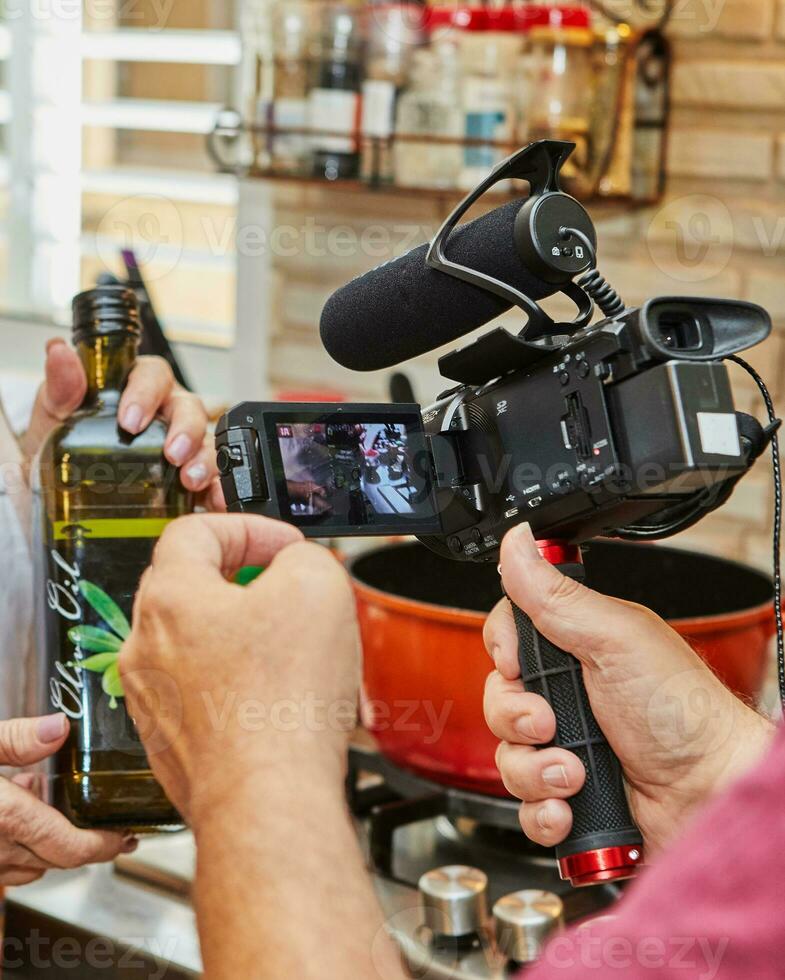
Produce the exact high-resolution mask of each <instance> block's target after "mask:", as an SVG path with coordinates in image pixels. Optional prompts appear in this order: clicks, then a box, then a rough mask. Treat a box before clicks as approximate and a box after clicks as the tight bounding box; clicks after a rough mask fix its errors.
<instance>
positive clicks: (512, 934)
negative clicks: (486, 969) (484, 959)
mask: <svg viewBox="0 0 785 980" xmlns="http://www.w3.org/2000/svg"><path fill="white" fill-rule="evenodd" d="M563 914H564V905H563V903H562V900H561V899H560V898H559V897H558V895H554V894H553V893H552V892H542V891H534V890H530V891H522V892H513V894H512V895H506V896H505V897H504V898H500V899H499V901H498V902H497V903H496V904H495V905H494V907H493V918H494V921H495V925H496V942H497V944H498V946H499V949H500V950H501V952H502V953H503V954H504V955H505V956H507V957H508V958H509V959H511V960H514V961H515V962H516V963H533V962H534V961H535V960H536V959H537V958H538V957H539V955H540V952H541V951H542V948H543V946H544V945H545V943H546V941H547V939H548V937H549V936H550V934H551V933H552V932H553V931H554V930H555V929H557V928H558V927H559V926H561V925H562V924H563V918H562V916H563Z"/></svg>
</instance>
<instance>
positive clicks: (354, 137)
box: [308, 4, 363, 180]
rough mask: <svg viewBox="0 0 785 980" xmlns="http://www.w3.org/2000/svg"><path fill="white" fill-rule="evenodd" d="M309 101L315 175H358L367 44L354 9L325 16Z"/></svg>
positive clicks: (339, 7) (340, 177)
mask: <svg viewBox="0 0 785 980" xmlns="http://www.w3.org/2000/svg"><path fill="white" fill-rule="evenodd" d="M316 48H317V50H316V58H315V67H314V83H313V87H312V88H311V91H310V94H309V96H308V126H309V128H310V129H311V130H313V131H314V133H313V135H312V136H311V137H310V139H311V153H312V157H311V159H312V172H313V174H314V175H315V176H317V177H324V178H325V179H326V180H343V179H351V178H354V177H357V176H359V172H360V148H359V126H360V107H361V97H360V92H361V87H362V79H363V40H362V33H361V25H360V14H359V11H358V10H357V9H355V8H352V7H349V6H344V5H337V6H335V5H332V4H331V5H329V6H327V7H326V8H325V9H324V10H323V12H322V17H321V25H320V30H319V36H318V40H317V45H316Z"/></svg>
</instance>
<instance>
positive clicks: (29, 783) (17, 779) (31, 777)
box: [11, 772, 40, 796]
mask: <svg viewBox="0 0 785 980" xmlns="http://www.w3.org/2000/svg"><path fill="white" fill-rule="evenodd" d="M11 782H12V783H13V784H14V785H15V786H20V787H21V788H22V789H24V790H27V792H28V793H33V794H34V795H35V796H40V792H39V789H40V785H39V784H40V780H39V778H38V776H37V774H36V773H34V772H20V773H19V774H18V775H16V776H12V777H11Z"/></svg>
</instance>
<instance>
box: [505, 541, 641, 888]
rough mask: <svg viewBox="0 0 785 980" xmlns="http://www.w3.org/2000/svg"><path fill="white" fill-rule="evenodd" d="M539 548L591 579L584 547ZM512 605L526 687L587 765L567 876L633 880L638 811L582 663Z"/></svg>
mask: <svg viewBox="0 0 785 980" xmlns="http://www.w3.org/2000/svg"><path fill="white" fill-rule="evenodd" d="M539 548H540V552H541V554H542V556H543V558H545V559H546V560H551V561H552V563H553V564H554V565H556V567H557V568H559V570H560V571H562V572H563V573H564V574H565V575H569V576H570V577H571V578H574V579H576V580H578V581H582V580H583V578H584V577H585V571H584V568H583V562H582V559H581V554H580V549H579V548H575V547H572V546H569V545H562V544H561V543H560V542H553V541H543V542H539ZM512 607H513V615H514V618H515V626H516V629H517V631H518V644H519V645H518V655H519V659H520V666H521V676H522V678H523V683H524V686H525V688H526V690H527V691H533V692H534V693H535V694H539V695H541V696H542V697H544V698H545V700H546V701H547V702H548V703H549V704H550V706H551V707H552V708H553V711H554V713H555V715H556V736H555V738H554V739H553V741H552V742H551V743H550V744H551V745H555V746H558V747H560V748H565V749H568V750H569V751H570V752H573V753H575V755H577V756H578V758H579V759H580V760H581V762H582V763H583V766H584V768H585V770H586V782H585V784H584V786H583V788H582V789H581V791H580V792H579V793H578V794H577V795H576V796H574V797H572V798H571V799H570V800H569V801H568V802H569V803H570V805H571V807H572V812H573V826H572V831H571V832H570V836H569V837H568V838H567V839H566V840H565V841H564V842H563V843H562V844H560V845H559V846H558V847H557V848H556V857H557V859H558V862H559V871H560V874H561V876H562V878H563V879H564V880H565V881H570V882H571V883H572V884H573V885H574V886H575V887H579V886H582V885H594V884H600V883H602V882H608V881H615V880H619V879H622V878H630V877H632V876H633V875H635V873H636V870H637V867H638V866H639V865H640V864H641V863H642V861H643V839H642V837H641V834H640V831H639V830H638V828H637V827H636V826H635V823H634V821H633V819H632V816H631V815H630V808H629V804H628V802H627V796H626V793H625V791H624V779H623V776H622V770H621V765H620V763H619V760H618V759H617V758H616V755H615V753H614V752H613V749H611V747H610V745H609V744H608V741H607V739H606V738H605V736H604V735H603V733H602V730H601V729H600V726H599V725H598V724H597V720H596V719H595V717H594V712H593V711H592V708H591V704H590V703H589V697H588V694H587V693H586V687H585V685H584V682H583V673H582V670H581V665H580V662H579V661H578V660H577V659H576V658H575V657H573V656H572V655H571V654H569V653H565V652H564V651H563V650H560V649H559V648H558V647H556V646H554V644H553V643H551V642H550V641H549V640H547V639H546V638H545V637H544V636H542V634H540V633H538V632H537V630H536V628H535V626H534V624H533V623H532V621H531V619H530V618H529V617H528V616H527V615H526V613H524V612H523V611H522V610H521V609H519V608H518V607H517V606H516V605H515V604H514V603H513V604H512Z"/></svg>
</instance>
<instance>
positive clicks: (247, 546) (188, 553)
mask: <svg viewBox="0 0 785 980" xmlns="http://www.w3.org/2000/svg"><path fill="white" fill-rule="evenodd" d="M302 539H303V536H302V534H301V533H300V531H298V530H297V529H296V528H294V527H292V526H291V525H290V524H284V523H283V522H282V521H273V520H270V519H269V518H266V517H257V516H255V515H251V514H231V515H221V514H194V515H192V516H191V517H184V518H181V519H180V520H178V521H175V522H174V523H173V524H171V525H170V526H169V527H168V528H167V529H166V531H164V533H163V535H162V537H161V539H160V540H159V542H158V544H157V545H156V548H155V553H154V555H153V574H152V575H151V576H148V577H147V578H146V580H145V585H149V583H150V582H152V581H154V579H155V578H156V577H157V574H158V573H159V571H160V572H161V574H164V575H168V574H170V573H171V572H172V571H173V570H176V569H177V568H180V569H182V570H185V569H188V574H189V575H190V574H192V573H193V570H194V569H198V571H199V574H200V575H202V576H213V577H215V578H216V579H217V578H218V577H219V576H220V577H221V578H223V579H225V578H227V577H228V576H229V575H232V574H233V573H234V572H236V571H237V570H238V569H240V568H243V567H244V566H245V565H262V566H264V565H267V564H269V563H270V561H271V560H272V559H273V557H274V556H275V555H277V554H278V552H280V551H281V550H282V549H283V548H286V547H287V546H288V545H290V544H294V543H296V542H298V541H302Z"/></svg>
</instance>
